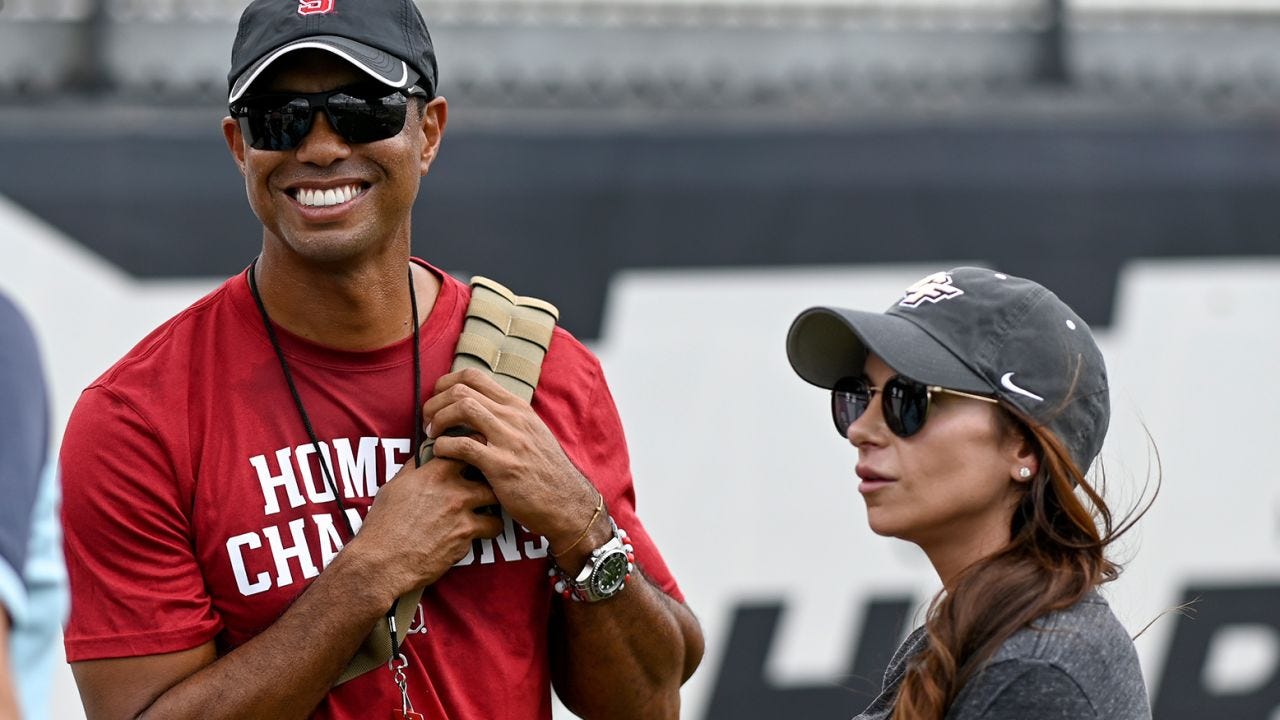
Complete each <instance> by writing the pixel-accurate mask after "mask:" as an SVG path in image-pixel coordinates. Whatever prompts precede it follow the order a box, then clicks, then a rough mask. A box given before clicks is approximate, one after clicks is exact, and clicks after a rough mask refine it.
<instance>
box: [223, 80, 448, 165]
mask: <svg viewBox="0 0 1280 720" xmlns="http://www.w3.org/2000/svg"><path fill="white" fill-rule="evenodd" d="M414 95H416V96H419V97H427V93H426V91H425V90H423V89H422V88H419V87H418V86H416V85H415V86H413V87H410V88H406V89H404V90H393V91H391V92H387V88H386V87H385V86H363V87H348V88H339V89H337V90H331V91H329V92H320V93H275V94H266V95H252V96H249V97H246V98H244V99H242V100H240V101H239V102H236V103H235V104H233V105H232V106H231V116H232V117H234V118H237V119H238V120H239V121H240V129H241V130H242V131H243V132H244V136H245V139H246V140H248V142H249V146H250V147H252V148H254V149H255V150H292V149H294V148H296V147H298V146H299V145H301V144H302V141H303V140H304V139H306V137H307V133H309V132H311V123H312V121H313V120H314V119H315V114H316V111H317V110H324V112H325V114H326V115H327V116H328V118H329V124H330V125H332V126H333V129H334V130H335V131H337V133H338V134H339V135H341V136H342V138H343V139H344V140H346V141H347V142H349V143H368V142H374V141H376V140H386V139H387V138H389V137H395V136H396V135H398V134H399V133H400V131H401V130H403V129H404V120H405V117H406V115H407V112H406V109H407V108H408V105H409V97H410V96H414Z"/></svg>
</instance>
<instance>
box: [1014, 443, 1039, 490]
mask: <svg viewBox="0 0 1280 720" xmlns="http://www.w3.org/2000/svg"><path fill="white" fill-rule="evenodd" d="M1006 453H1007V454H1008V457H1009V477H1011V478H1012V479H1013V481H1014V482H1021V483H1025V482H1028V481H1029V480H1031V478H1033V477H1035V476H1036V474H1037V473H1039V472H1040V454H1039V453H1037V452H1036V448H1035V444H1034V443H1032V442H1031V440H1030V439H1029V438H1028V437H1027V435H1026V433H1025V432H1021V431H1019V432H1013V433H1010V434H1009V440H1008V445H1007V449H1006Z"/></svg>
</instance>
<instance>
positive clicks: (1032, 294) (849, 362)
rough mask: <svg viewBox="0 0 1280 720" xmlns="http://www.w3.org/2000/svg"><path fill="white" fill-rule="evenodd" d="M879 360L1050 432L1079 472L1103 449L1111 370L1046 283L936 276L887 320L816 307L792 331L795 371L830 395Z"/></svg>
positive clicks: (969, 272)
mask: <svg viewBox="0 0 1280 720" xmlns="http://www.w3.org/2000/svg"><path fill="white" fill-rule="evenodd" d="M868 352H871V353H875V354H876V355H878V356H880V358H881V359H882V360H884V362H885V363H886V364H887V365H888V366H889V367H891V368H893V369H894V370H895V371H897V372H898V373H900V374H902V375H905V376H906V377H908V378H911V379H912V380H916V381H917V382H922V383H925V384H928V385H939V386H942V387H945V388H951V389H953V390H962V391H965V392H971V393H977V394H983V395H990V396H994V397H997V398H999V399H1001V400H1003V401H1004V402H1006V403H1008V404H1009V405H1012V406H1013V407H1015V408H1017V409H1018V410H1020V411H1021V412H1022V413H1023V414H1025V415H1026V416H1027V417H1029V418H1031V419H1032V420H1033V421H1035V422H1036V423H1039V424H1041V425H1043V426H1045V427H1047V428H1048V429H1049V430H1050V431H1051V432H1053V434H1054V435H1056V436H1057V437H1058V439H1059V440H1061V441H1062V442H1063V444H1064V445H1066V447H1067V448H1068V449H1069V450H1070V452H1071V455H1072V459H1073V460H1075V462H1076V464H1077V466H1078V467H1079V468H1080V469H1081V471H1084V470H1087V469H1088V468H1089V465H1090V463H1092V462H1093V459H1094V458H1095V457H1096V456H1097V454H1098V452H1099V451H1100V450H1101V449H1102V441H1103V438H1104V437H1105V436H1106V434H1107V425H1108V423H1109V422H1110V418H1111V410H1110V400H1109V391H1108V384H1107V368H1106V364H1105V363H1104V361H1103V359H1102V352H1101V351H1100V350H1099V349H1098V345H1097V343H1096V342H1094V339H1093V333H1092V332H1091V331H1090V330H1089V326H1088V325H1087V324H1086V323H1085V322H1084V320H1082V319H1080V316H1079V315H1076V313H1075V312H1074V311H1073V310H1072V309H1071V308H1069V307H1067V304H1066V303H1064V302H1062V300H1060V299H1058V296H1057V295H1054V294H1053V293H1052V292H1050V291H1049V290H1048V289H1046V288H1045V287H1043V286H1042V285H1040V284H1038V283H1036V282H1033V281H1031V280H1026V279H1023V278H1018V277H1014V276H1012V275H1006V274H1004V273H1000V272H996V271H994V270H988V269H984V268H976V267H958V268H955V269H952V270H947V271H945V272H938V273H934V274H932V275H930V276H928V277H926V278H924V279H922V280H920V281H919V282H917V283H915V284H914V285H912V286H911V287H909V288H907V290H906V292H904V293H903V296H902V298H901V299H900V300H898V302H896V303H894V304H893V305H892V306H890V307H889V309H888V310H886V311H885V312H883V313H875V312H865V311H861V310H849V309H845V308H838V307H814V308H809V309H808V310H805V311H804V312H802V313H800V315H799V316H798V317H796V319H795V320H794V321H793V322H792V323H791V329H790V331H789V332H788V333H787V357H788V359H789V360H790V361H791V367H792V368H794V369H795V371H796V373H797V374H798V375H799V376H800V377H801V378H803V379H805V380H807V381H808V382H810V383H812V384H814V385H817V386H819V387H823V388H831V387H833V386H834V385H835V384H836V382H837V381H839V380H840V379H841V378H845V377H857V376H860V375H861V374H862V372H863V366H864V365H865V364H866V360H867V353H868Z"/></svg>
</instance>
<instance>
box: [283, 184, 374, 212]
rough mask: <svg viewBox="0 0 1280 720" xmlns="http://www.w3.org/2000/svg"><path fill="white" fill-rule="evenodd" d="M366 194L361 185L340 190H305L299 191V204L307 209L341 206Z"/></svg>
mask: <svg viewBox="0 0 1280 720" xmlns="http://www.w3.org/2000/svg"><path fill="white" fill-rule="evenodd" d="M363 193H364V188H362V187H360V186H359V185H348V186H346V187H340V188H329V189H328V190H311V189H308V188H303V189H301V190H299V191H298V194H297V198H298V202H299V203H301V204H302V205H306V206H307V207H329V206H330V205H341V204H342V203H345V202H351V201H352V200H354V199H355V198H357V197H359V196H360V195H362V194H363Z"/></svg>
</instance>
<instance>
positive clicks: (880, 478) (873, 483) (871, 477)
mask: <svg viewBox="0 0 1280 720" xmlns="http://www.w3.org/2000/svg"><path fill="white" fill-rule="evenodd" d="M854 472H856V473H857V474H858V477H859V478H861V479H862V482H861V483H860V484H859V485H858V492H860V493H862V494H863V495H866V494H868V493H873V492H875V491H876V490H879V489H880V488H882V487H885V486H886V485H892V484H893V483H895V482H897V481H896V480H894V479H893V478H891V477H887V476H885V475H881V474H880V473H877V472H876V471H874V470H872V469H870V468H866V467H862V466H858V468H857V469H856V470H855V471H854Z"/></svg>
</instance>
